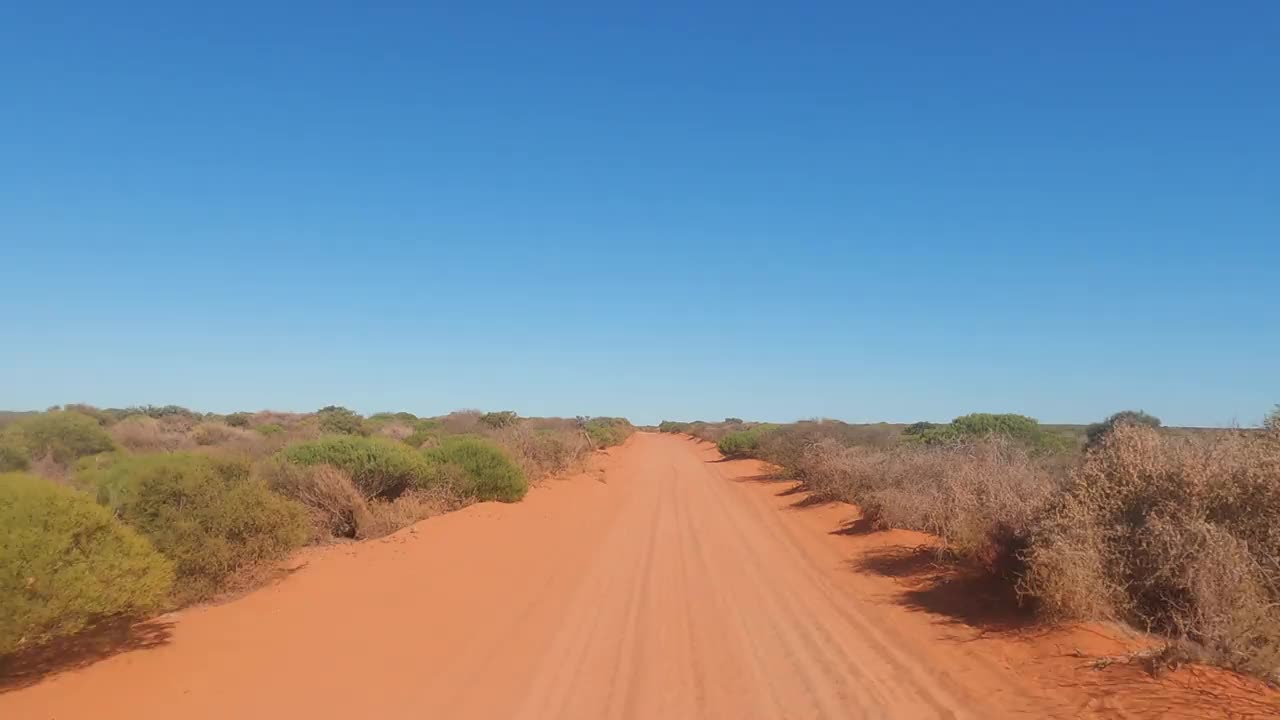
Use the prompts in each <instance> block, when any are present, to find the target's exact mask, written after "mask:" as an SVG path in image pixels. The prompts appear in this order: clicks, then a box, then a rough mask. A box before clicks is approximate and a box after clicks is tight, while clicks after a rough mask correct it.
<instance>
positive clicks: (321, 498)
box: [257, 458, 372, 539]
mask: <svg viewBox="0 0 1280 720" xmlns="http://www.w3.org/2000/svg"><path fill="white" fill-rule="evenodd" d="M257 474H258V476H259V477H260V478H262V480H263V481H264V482H266V484H267V487H270V488H271V489H272V490H274V491H275V492H277V493H279V494H281V495H283V496H285V497H287V498H290V499H292V500H296V501H298V502H300V503H302V504H303V505H304V506H306V508H307V509H308V510H310V512H311V519H312V525H313V527H314V528H315V530H316V533H315V535H316V537H317V538H319V539H325V538H328V537H341V538H354V537H369V531H370V529H371V527H372V526H371V522H372V516H371V515H370V514H369V507H368V506H367V505H366V503H365V499H364V497H363V496H361V494H360V491H359V490H357V489H356V486H355V483H353V482H352V481H351V475H349V474H348V473H347V472H345V471H343V470H340V469H338V468H336V467H333V466H332V465H297V464H295V463H291V462H288V461H287V460H284V459H283V458H275V459H272V460H269V461H267V462H265V463H262V464H261V465H259V466H258V468H257Z"/></svg>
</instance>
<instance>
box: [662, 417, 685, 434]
mask: <svg viewBox="0 0 1280 720" xmlns="http://www.w3.org/2000/svg"><path fill="white" fill-rule="evenodd" d="M688 430H689V423H685V422H676V421H675V420H663V421H662V422H660V423H658V432H664V433H683V432H688Z"/></svg>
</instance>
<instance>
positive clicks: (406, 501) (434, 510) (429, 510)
mask: <svg viewBox="0 0 1280 720" xmlns="http://www.w3.org/2000/svg"><path fill="white" fill-rule="evenodd" d="M465 505H466V503H465V502H464V501H463V500H461V499H459V498H458V497H457V496H456V495H454V494H453V493H452V492H450V491H449V490H448V488H445V487H436V488H431V489H430V490H410V491H409V492H407V493H405V494H404V495H401V496H400V497H398V498H396V499H395V500H372V501H370V502H369V515H370V520H369V524H368V527H367V529H366V530H364V531H363V532H362V537H369V538H375V537H382V536H383V535H390V534H391V533H393V532H395V531H397V530H399V529H401V528H404V527H408V526H410V525H412V524H414V523H416V522H419V521H421V520H426V519H427V518H430V517H435V516H436V515H442V514H444V513H447V512H452V511H454V510H457V509H459V508H461V507H464V506H465Z"/></svg>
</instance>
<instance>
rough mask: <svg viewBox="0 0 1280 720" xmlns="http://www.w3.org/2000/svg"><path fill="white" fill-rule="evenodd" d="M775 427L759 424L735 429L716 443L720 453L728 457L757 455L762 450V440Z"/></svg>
mask: <svg viewBox="0 0 1280 720" xmlns="http://www.w3.org/2000/svg"><path fill="white" fill-rule="evenodd" d="M773 429H774V427H773V426H770V425H757V426H755V427H753V428H748V429H746V430H735V431H733V432H731V433H729V434H727V435H725V436H724V437H722V438H720V441H719V442H718V443H716V447H717V448H719V449H720V454H722V455H724V456H725V457H728V458H744V457H756V456H757V455H758V453H759V451H760V441H761V439H762V438H764V436H765V435H767V434H768V433H769V432H771V431H772V430H773Z"/></svg>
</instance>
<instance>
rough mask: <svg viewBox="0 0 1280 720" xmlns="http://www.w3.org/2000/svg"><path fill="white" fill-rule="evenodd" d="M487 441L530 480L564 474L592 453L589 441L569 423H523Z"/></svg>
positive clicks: (545, 421)
mask: <svg viewBox="0 0 1280 720" xmlns="http://www.w3.org/2000/svg"><path fill="white" fill-rule="evenodd" d="M491 439H492V440H494V441H495V442H497V443H498V444H499V445H501V446H502V448H503V449H504V450H506V451H507V453H508V454H509V455H510V456H511V457H512V459H514V460H515V461H516V463H517V464H519V465H520V469H521V470H523V471H524V474H525V477H527V478H530V479H533V478H540V477H544V476H546V475H550V474H553V473H557V472H562V471H564V470H568V469H569V468H570V467H571V466H572V465H573V463H574V461H576V460H578V459H579V458H581V457H583V456H585V455H586V454H587V453H589V452H591V451H592V449H593V447H592V443H591V441H590V440H589V439H588V438H587V437H586V436H585V435H584V434H583V432H582V431H581V430H579V429H578V428H577V426H576V425H575V424H574V423H572V422H571V421H557V420H550V419H548V420H536V421H535V420H525V421H523V422H521V423H519V424H517V425H514V426H511V427H508V428H505V429H503V430H501V431H499V432H497V433H496V434H494V435H493V436H492V438H491Z"/></svg>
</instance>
